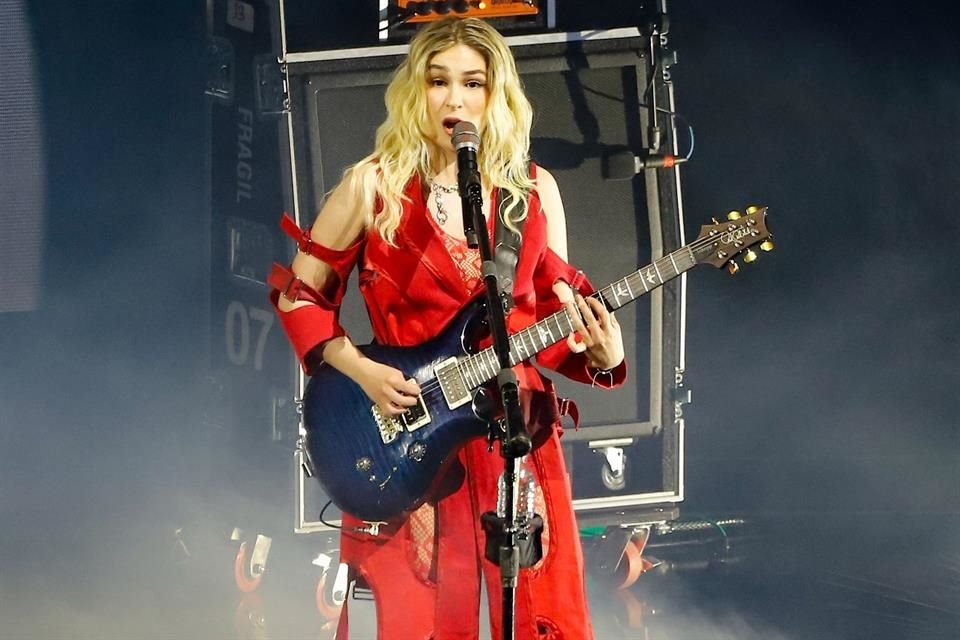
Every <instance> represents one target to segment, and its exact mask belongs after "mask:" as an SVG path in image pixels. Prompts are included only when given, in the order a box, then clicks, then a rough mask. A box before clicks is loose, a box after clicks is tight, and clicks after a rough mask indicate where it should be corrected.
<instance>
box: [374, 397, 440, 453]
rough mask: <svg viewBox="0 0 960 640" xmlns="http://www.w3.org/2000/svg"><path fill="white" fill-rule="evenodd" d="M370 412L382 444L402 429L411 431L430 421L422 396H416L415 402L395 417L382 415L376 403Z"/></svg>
mask: <svg viewBox="0 0 960 640" xmlns="http://www.w3.org/2000/svg"><path fill="white" fill-rule="evenodd" d="M370 412H371V413H372V414H373V420H374V422H376V423H377V429H378V430H379V431H380V439H381V440H383V444H390V443H391V442H393V441H394V440H396V439H397V436H399V435H400V434H401V433H403V431H404V430H406V431H410V432H413V431H416V430H417V429H419V428H420V427H422V426H424V425H426V424H429V423H430V412H429V411H427V405H426V404H425V403H424V401H423V396H418V397H417V404H415V405H413V406H412V407H410V408H409V409H407V410H406V411H405V412H403V413H401V414H400V415H399V416H397V417H395V418H394V417H392V416H388V415H384V413H383V412H382V411H380V407H378V406H377V405H373V406H371V407H370Z"/></svg>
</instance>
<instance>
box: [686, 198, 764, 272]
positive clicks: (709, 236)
mask: <svg viewBox="0 0 960 640" xmlns="http://www.w3.org/2000/svg"><path fill="white" fill-rule="evenodd" d="M766 218H767V208H766V207H758V206H750V207H747V210H746V213H745V214H743V213H740V212H739V211H731V212H730V213H728V214H727V220H726V222H718V221H717V219H716V218H714V220H713V224H705V225H703V226H702V227H700V235H698V236H697V239H696V240H694V241H693V242H691V243H690V245H689V247H690V250H691V251H693V255H694V258H695V259H696V261H697V263H707V264H712V265H713V266H715V267H717V268H718V269H719V268H721V267H724V266H726V267H727V270H728V271H729V272H730V273H731V274H734V273H736V272H737V271H738V270H739V269H740V266H739V265H738V264H737V263H736V260H735V258H737V257H738V256H740V255H743V261H744V262H747V263H749V262H753V261H754V260H756V259H757V254H756V252H754V250H753V247H755V246H757V245H760V250H761V251H773V241H772V236H771V235H770V232H769V231H768V230H767V224H766Z"/></svg>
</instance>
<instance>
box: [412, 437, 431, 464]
mask: <svg viewBox="0 0 960 640" xmlns="http://www.w3.org/2000/svg"><path fill="white" fill-rule="evenodd" d="M426 455H427V445H425V444H424V443H423V442H421V441H419V440H417V441H416V442H414V443H413V444H411V445H410V448H409V449H407V457H408V458H410V459H411V460H413V461H414V462H421V461H423V459H424V458H425V457H426Z"/></svg>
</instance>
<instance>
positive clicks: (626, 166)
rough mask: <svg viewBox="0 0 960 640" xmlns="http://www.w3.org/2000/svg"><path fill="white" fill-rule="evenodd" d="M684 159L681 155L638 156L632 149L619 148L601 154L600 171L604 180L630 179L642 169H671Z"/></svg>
mask: <svg viewBox="0 0 960 640" xmlns="http://www.w3.org/2000/svg"><path fill="white" fill-rule="evenodd" d="M686 161H687V159H686V158H685V157H683V156H674V155H669V154H664V155H647V156H638V155H635V154H634V153H633V152H632V151H629V150H621V151H616V152H613V153H609V154H605V155H604V156H603V159H602V162H601V171H602V174H603V179H604V180H630V179H631V178H633V176H635V175H637V174H638V173H640V172H641V171H643V170H644V169H660V168H662V169H671V168H673V167H675V166H676V165H678V164H682V163H684V162H686Z"/></svg>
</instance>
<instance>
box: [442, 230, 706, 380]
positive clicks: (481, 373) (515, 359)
mask: <svg viewBox="0 0 960 640" xmlns="http://www.w3.org/2000/svg"><path fill="white" fill-rule="evenodd" d="M696 264H697V261H696V258H695V257H694V254H693V251H692V250H691V249H690V248H689V247H681V248H680V249H677V250H676V251H674V252H673V253H671V254H669V255H666V256H664V257H662V258H659V259H657V260H655V261H654V262H653V263H652V264H650V265H647V266H646V267H644V268H642V269H639V270H637V271H634V272H633V273H631V274H629V275H628V276H626V277H624V278H622V279H620V280H617V281H615V282H612V283H610V284H609V285H607V286H606V287H603V288H602V289H600V290H598V291H595V292H594V293H592V294H591V295H590V297H592V298H596V299H598V300H600V301H601V302H603V304H604V305H605V306H606V307H607V309H609V310H610V311H616V310H617V309H619V308H621V307H623V306H625V305H627V304H630V303H631V302H633V301H634V300H636V299H637V298H639V297H641V296H643V295H644V294H647V293H649V292H650V291H653V290H654V289H656V288H657V287H659V286H661V285H663V284H664V283H665V282H669V281H670V280H673V279H674V278H676V277H677V276H679V275H680V274H681V273H683V272H685V271H688V270H689V269H691V268H693V267H694V266H695V265H696ZM573 330H574V323H573V320H572V319H571V318H570V316H569V315H568V314H567V311H566V309H565V308H564V309H561V310H560V311H557V312H556V313H554V314H553V315H551V316H547V317H546V318H544V319H543V320H540V321H539V322H536V323H534V324H532V325H530V326H529V327H527V328H526V329H522V330H521V331H518V332H517V333H514V334H513V335H511V336H510V365H511V366H513V365H516V364H518V363H520V362H523V361H524V360H528V359H529V358H532V357H533V356H535V355H536V354H538V353H539V352H541V351H543V350H544V349H546V348H547V347H550V346H553V345H555V344H556V343H558V342H560V341H561V340H563V339H565V338H566V337H567V336H568V335H570V334H571V333H572V332H573ZM458 366H459V368H460V373H461V374H462V375H463V378H464V380H465V381H466V383H467V385H468V386H469V388H471V389H475V388H477V387H479V386H480V385H481V384H483V383H485V382H487V381H488V380H492V379H493V378H495V377H496V376H497V372H498V371H499V370H500V364H499V362H498V360H497V354H496V353H495V352H494V350H493V347H487V348H486V349H484V350H483V351H480V352H479V353H476V354H474V355H472V356H467V357H465V358H463V359H462V360H461V361H460V362H459V364H458Z"/></svg>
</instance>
